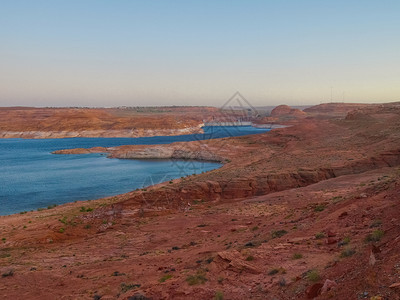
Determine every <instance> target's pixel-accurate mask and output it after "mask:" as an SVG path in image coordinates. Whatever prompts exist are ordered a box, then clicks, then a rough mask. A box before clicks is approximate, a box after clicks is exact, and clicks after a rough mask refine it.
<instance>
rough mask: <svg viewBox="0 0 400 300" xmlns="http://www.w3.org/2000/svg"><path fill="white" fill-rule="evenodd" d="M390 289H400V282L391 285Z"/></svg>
mask: <svg viewBox="0 0 400 300" xmlns="http://www.w3.org/2000/svg"><path fill="white" fill-rule="evenodd" d="M389 287H390V288H396V287H400V282H396V283H393V284H392V285H390V286H389Z"/></svg>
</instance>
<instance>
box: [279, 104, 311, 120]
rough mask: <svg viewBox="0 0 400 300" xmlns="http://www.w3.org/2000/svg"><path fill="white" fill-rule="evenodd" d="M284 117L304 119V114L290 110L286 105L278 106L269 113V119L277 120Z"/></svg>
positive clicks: (295, 109)
mask: <svg viewBox="0 0 400 300" xmlns="http://www.w3.org/2000/svg"><path fill="white" fill-rule="evenodd" d="M285 116H292V117H305V116H306V113H305V112H304V111H302V110H300V109H297V108H291V107H290V106H288V105H279V106H277V107H275V108H274V109H273V110H272V111H271V117H274V118H279V117H285Z"/></svg>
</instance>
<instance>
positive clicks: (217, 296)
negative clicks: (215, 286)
mask: <svg viewBox="0 0 400 300" xmlns="http://www.w3.org/2000/svg"><path fill="white" fill-rule="evenodd" d="M214 299H215V300H224V293H223V292H221V291H217V292H216V293H215V297H214Z"/></svg>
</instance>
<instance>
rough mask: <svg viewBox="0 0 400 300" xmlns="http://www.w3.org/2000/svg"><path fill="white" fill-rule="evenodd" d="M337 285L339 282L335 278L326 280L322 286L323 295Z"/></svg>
mask: <svg viewBox="0 0 400 300" xmlns="http://www.w3.org/2000/svg"><path fill="white" fill-rule="evenodd" d="M335 287H337V283H336V282H335V281H333V280H329V279H327V280H325V283H324V285H323V287H322V288H321V295H322V294H325V293H326V292H328V291H330V290H331V289H333V288H335Z"/></svg>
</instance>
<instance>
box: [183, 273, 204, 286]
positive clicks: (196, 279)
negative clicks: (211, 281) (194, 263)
mask: <svg viewBox="0 0 400 300" xmlns="http://www.w3.org/2000/svg"><path fill="white" fill-rule="evenodd" d="M207 280H208V279H207V278H206V276H205V275H204V274H203V273H200V272H198V273H197V274H195V275H189V276H188V277H186V282H187V283H188V284H189V285H196V284H204V283H205V282H206V281H207Z"/></svg>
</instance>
